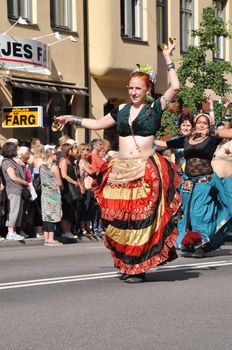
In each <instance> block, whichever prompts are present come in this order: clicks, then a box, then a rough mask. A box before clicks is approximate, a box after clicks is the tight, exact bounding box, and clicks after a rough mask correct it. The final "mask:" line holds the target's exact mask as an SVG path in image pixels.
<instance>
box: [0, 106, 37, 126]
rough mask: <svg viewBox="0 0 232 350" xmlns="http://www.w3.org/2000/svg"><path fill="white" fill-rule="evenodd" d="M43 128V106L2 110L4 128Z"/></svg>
mask: <svg viewBox="0 0 232 350" xmlns="http://www.w3.org/2000/svg"><path fill="white" fill-rule="evenodd" d="M41 126H43V108H42V107H41V106H29V107H28V106H24V107H5V108H3V109H2V127H3V128H35V127H41Z"/></svg>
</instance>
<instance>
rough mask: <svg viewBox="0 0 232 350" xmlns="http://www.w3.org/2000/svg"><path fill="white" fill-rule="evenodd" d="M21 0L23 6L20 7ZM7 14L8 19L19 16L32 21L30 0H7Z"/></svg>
mask: <svg viewBox="0 0 232 350" xmlns="http://www.w3.org/2000/svg"><path fill="white" fill-rule="evenodd" d="M21 2H23V5H24V6H23V8H21V6H20V5H21V4H20V3H21ZM7 16H8V18H9V19H10V20H16V21H17V20H18V18H19V17H22V18H23V19H25V20H26V21H27V22H28V23H32V0H7Z"/></svg>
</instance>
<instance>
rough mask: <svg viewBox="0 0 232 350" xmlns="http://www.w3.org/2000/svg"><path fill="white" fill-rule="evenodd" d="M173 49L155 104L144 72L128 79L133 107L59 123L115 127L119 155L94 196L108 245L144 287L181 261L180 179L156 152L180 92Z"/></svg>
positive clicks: (129, 277)
mask: <svg viewBox="0 0 232 350" xmlns="http://www.w3.org/2000/svg"><path fill="white" fill-rule="evenodd" d="M175 46H176V41H174V43H172V44H171V43H170V44H169V46H168V47H167V48H166V49H164V50H163V56H164V59H165V62H166V65H167V69H168V71H169V79H170V87H169V88H168V90H167V91H166V92H165V93H164V94H163V95H162V96H161V97H160V98H158V99H157V100H156V101H155V102H152V103H151V102H147V97H148V96H149V95H150V93H151V90H152V87H153V83H154V81H155V74H154V72H153V71H152V70H151V69H150V68H149V66H143V67H139V68H138V69H135V70H134V71H133V72H132V73H131V74H130V77H129V80H128V93H129V97H130V100H131V102H130V103H128V104H124V105H120V106H119V107H118V108H116V109H114V110H113V111H112V112H111V113H109V114H107V115H106V116H105V117H104V118H101V119H99V120H93V119H88V118H83V119H82V118H80V117H75V116H70V115H65V116H60V117H57V119H56V121H57V122H58V123H59V125H60V126H61V128H62V127H63V125H64V124H66V123H67V122H70V123H72V124H75V125H79V126H82V127H85V128H89V129H94V130H98V129H105V128H109V127H111V126H114V125H116V124H117V132H118V134H119V155H118V158H115V159H113V160H110V161H109V162H107V163H105V164H104V165H103V167H102V169H101V173H100V174H99V175H98V178H97V181H96V183H95V195H96V198H97V200H98V202H99V204H100V206H101V209H102V222H103V225H104V228H105V229H106V235H105V245H106V247H107V248H109V249H110V250H111V253H112V256H113V259H114V265H115V267H116V268H118V269H120V271H121V272H122V274H123V276H122V279H123V280H124V281H125V282H128V283H136V282H143V281H144V277H145V274H144V273H145V272H146V271H148V270H149V269H150V268H152V267H153V266H155V265H160V264H163V263H165V262H167V261H171V260H173V259H174V258H176V257H177V255H176V252H175V248H174V244H175V240H176V238H177V229H176V225H175V219H174V216H175V215H176V213H177V211H178V209H179V207H180V204H181V198H180V195H179V194H178V192H177V191H176V188H177V186H178V184H179V177H178V175H177V172H176V168H175V165H174V164H171V163H169V162H168V161H167V160H166V159H164V158H163V157H162V156H160V155H159V154H155V153H154V149H153V145H154V136H155V134H156V132H157V130H158V129H159V127H160V122H161V116H162V113H163V110H164V109H165V108H166V107H167V103H168V102H170V101H172V100H173V99H174V97H175V95H176V93H177V91H178V90H179V81H178V78H177V75H176V72H175V66H174V64H173V63H172V61H171V54H172V52H173V50H174V48H175Z"/></svg>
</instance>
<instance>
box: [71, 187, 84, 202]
mask: <svg viewBox="0 0 232 350" xmlns="http://www.w3.org/2000/svg"><path fill="white" fill-rule="evenodd" d="M68 191H69V195H70V198H71V200H72V202H76V201H81V200H82V199H83V195H82V193H81V190H80V188H79V187H76V186H75V185H74V184H71V183H70V182H68Z"/></svg>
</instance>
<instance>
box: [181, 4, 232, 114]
mask: <svg viewBox="0 0 232 350" xmlns="http://www.w3.org/2000/svg"><path fill="white" fill-rule="evenodd" d="M215 9H216V5H215V4H213V5H211V6H209V7H206V8H204V9H203V13H202V21H201V23H200V26H199V29H197V30H193V31H192V33H191V35H192V36H193V37H194V38H196V37H197V38H198V40H199V45H198V46H194V45H191V46H189V47H188V52H187V53H186V54H184V55H183V56H182V58H181V64H180V67H179V69H178V77H179V79H180V83H181V90H180V92H179V93H178V98H179V100H180V105H181V106H183V107H188V108H189V109H190V110H191V112H193V113H198V112H200V111H201V109H202V103H204V102H205V99H204V92H205V90H206V89H210V90H213V91H214V93H215V94H216V95H219V96H223V95H225V94H227V93H230V92H231V91H232V89H231V86H230V85H229V84H228V81H227V78H226V76H228V75H229V74H231V73H232V66H231V64H230V63H229V62H226V61H224V60H217V59H213V57H215V56H216V55H217V54H218V53H219V52H218V47H217V44H216V40H215V38H216V37H223V38H230V37H231V34H230V32H229V30H228V23H225V22H224V21H223V19H221V18H218V17H216V16H215ZM214 105H215V106H214V107H215V115H216V117H217V118H219V119H220V117H221V116H222V115H223V113H224V109H223V107H222V105H220V104H219V103H218V102H215V103H214Z"/></svg>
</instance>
